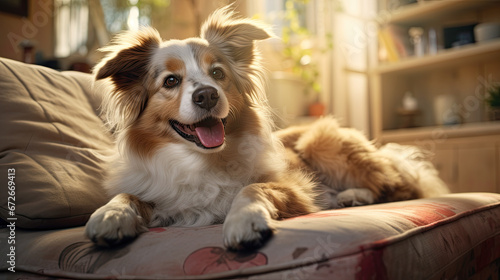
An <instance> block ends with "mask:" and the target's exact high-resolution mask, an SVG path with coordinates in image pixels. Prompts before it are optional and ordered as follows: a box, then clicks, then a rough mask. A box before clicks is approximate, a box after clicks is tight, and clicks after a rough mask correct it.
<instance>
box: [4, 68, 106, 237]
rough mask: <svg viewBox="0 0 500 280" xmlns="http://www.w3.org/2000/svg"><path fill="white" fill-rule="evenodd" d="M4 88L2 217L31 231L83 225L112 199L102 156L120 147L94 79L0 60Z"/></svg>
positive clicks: (83, 74)
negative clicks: (103, 111) (100, 114)
mask: <svg viewBox="0 0 500 280" xmlns="http://www.w3.org/2000/svg"><path fill="white" fill-rule="evenodd" d="M0 89H1V92H0V129H1V132H0V192H1V195H0V217H1V218H2V219H3V220H4V221H8V222H10V221H12V220H10V221H9V218H17V220H16V221H15V224H16V226H18V227H22V228H30V229H51V228H63V227H71V226H80V225H84V224H85V223H86V221H87V220H88V218H89V216H90V215H91V214H92V212H93V211H94V210H95V209H97V208H98V207H100V206H102V205H103V204H105V203H106V202H107V201H108V198H107V196H106V193H105V191H104V188H103V187H102V182H103V170H104V168H103V164H104V161H103V159H102V158H103V156H104V155H107V154H109V153H110V151H111V150H112V146H113V140H112V137H111V135H110V134H109V133H108V132H107V131H106V129H105V126H104V124H103V122H102V120H101V119H100V118H99V117H98V115H97V109H98V106H99V105H98V104H99V98H98V97H97V95H96V94H93V92H92V91H91V89H92V75H90V74H85V73H78V72H57V71H55V70H52V69H49V68H44V67H40V66H35V65H29V64H23V63H20V62H16V61H13V60H8V59H4V58H0ZM10 181H13V182H14V184H15V190H14V192H15V193H14V192H10V193H9V184H10V185H12V184H13V183H9V182H10ZM12 189H13V188H11V190H12ZM11 197H12V198H11ZM9 202H10V204H9ZM12 206H14V207H15V209H13V207H12ZM11 210H13V211H12V212H11Z"/></svg>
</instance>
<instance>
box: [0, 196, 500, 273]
mask: <svg viewBox="0 0 500 280" xmlns="http://www.w3.org/2000/svg"><path fill="white" fill-rule="evenodd" d="M83 230H84V229H83V227H78V228H72V229H64V230H52V231H41V232H33V231H23V230H17V231H16V232H15V235H16V238H17V239H18V240H22V242H19V243H18V245H17V247H16V248H15V249H16V251H17V252H19V253H18V254H17V265H16V270H17V271H20V272H23V273H25V274H27V275H26V276H30V277H31V276H33V275H34V274H38V275H40V276H54V277H61V278H70V277H71V278H80V279H94V278H98V279H104V278H120V277H122V278H134V277H136V278H140V279H149V278H160V279H181V278H182V279H184V278H192V279H202V278H233V277H245V278H249V279H455V278H458V279H464V278H469V277H474V278H476V279H489V278H488V276H490V275H497V276H498V271H499V270H498V269H499V263H500V194H490V193H462V194H451V195H446V196H443V197H437V198H428V199H419V200H411V201H404V202H394V203H386V204H378V205H370V206H362V207H353V208H345V209H340V210H330V211H323V212H319V213H314V214H310V215H306V216H301V217H297V218H293V219H288V220H284V221H280V222H279V229H278V231H277V233H276V235H275V236H274V237H273V238H272V239H271V240H270V241H269V243H267V245H266V246H265V247H263V248H261V249H260V250H258V251H254V252H245V253H235V252H230V251H226V250H225V249H224V247H223V245H222V226H221V225H213V226H207V227H198V228H181V227H165V228H152V229H150V230H149V232H146V233H144V234H142V235H141V236H140V237H139V238H138V239H137V240H135V241H133V242H132V243H130V244H127V245H124V246H120V247H117V248H113V249H101V248H97V247H95V246H94V245H93V244H92V243H91V242H90V241H89V240H86V239H85V238H84V237H83ZM9 232H10V230H9V229H4V230H2V231H1V232H0V238H2V240H5V239H4V238H7V235H9ZM21 252H22V253H21ZM6 258H7V253H5V254H4V253H3V252H2V254H0V269H2V270H4V271H5V270H6V269H7V268H8V266H9V264H8V262H7V261H8V259H6ZM4 273H8V272H4ZM495 273H496V274H495Z"/></svg>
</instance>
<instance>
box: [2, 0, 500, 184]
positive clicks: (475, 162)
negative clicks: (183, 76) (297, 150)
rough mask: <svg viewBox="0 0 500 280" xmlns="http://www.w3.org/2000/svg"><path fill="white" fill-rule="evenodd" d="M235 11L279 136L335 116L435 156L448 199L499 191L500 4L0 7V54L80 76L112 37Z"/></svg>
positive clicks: (377, 137)
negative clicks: (264, 73) (263, 71)
mask: <svg viewBox="0 0 500 280" xmlns="http://www.w3.org/2000/svg"><path fill="white" fill-rule="evenodd" d="M228 4H234V7H235V9H236V10H237V11H238V12H239V13H240V14H241V15H242V16H245V17H250V18H255V19H259V20H261V21H264V22H267V23H268V24H270V25H271V26H272V28H273V31H274V33H275V34H276V35H277V38H274V39H269V40H266V41H263V42H260V43H259V47H260V49H261V51H262V55H263V58H264V62H265V67H266V68H267V69H268V70H269V74H268V80H269V85H268V88H267V95H268V98H269V103H270V105H271V106H272V107H273V109H274V110H275V113H276V114H275V120H276V123H277V124H278V126H279V127H285V126H289V125H293V124H303V123H309V122H311V121H313V120H314V119H315V118H317V117H318V116H321V115H326V114H329V115H334V116H336V117H337V118H338V119H339V120H340V123H341V124H342V125H344V126H349V127H354V128H357V129H359V130H361V131H363V132H364V133H365V134H366V135H367V136H368V137H369V138H370V139H373V140H374V141H376V142H377V143H378V144H384V143H387V142H398V143H403V144H411V145H417V146H420V147H422V148H425V149H427V150H429V151H430V152H432V154H434V155H435V157H434V162H435V164H436V165H437V167H438V169H439V170H440V172H441V176H442V178H443V179H444V180H445V181H447V182H448V184H450V185H451V186H452V188H454V190H455V191H467V190H470V188H471V186H474V190H475V191H481V190H484V191H494V192H495V191H496V192H500V172H499V170H500V122H499V121H498V120H499V119H500V86H499V84H498V82H499V81H500V0H434V1H424V0H3V1H1V2H0V26H1V28H0V38H2V41H1V42H2V43H1V45H0V56H1V57H5V58H9V59H14V60H18V61H23V62H26V63H34V64H38V65H44V66H47V67H51V68H54V69H57V70H59V71H64V70H76V71H82V72H90V71H91V69H92V67H93V66H94V65H95V64H96V62H98V61H99V59H100V58H101V57H102V54H101V53H99V52H98V51H97V49H99V48H100V47H102V46H104V45H106V44H107V43H108V42H109V40H110V38H112V37H113V35H114V34H116V33H118V32H120V31H122V30H136V29H138V28H140V27H141V26H146V25H150V26H153V27H155V28H156V29H158V31H159V32H160V34H161V36H162V38H163V39H164V40H168V39H184V38H188V37H194V36H198V34H199V30H200V26H201V25H202V23H203V22H204V20H205V19H206V18H207V17H208V15H209V14H210V13H211V12H213V11H214V10H215V9H217V8H220V7H222V6H225V5H228Z"/></svg>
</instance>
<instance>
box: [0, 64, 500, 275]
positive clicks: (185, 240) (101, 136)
mask: <svg viewBox="0 0 500 280" xmlns="http://www.w3.org/2000/svg"><path fill="white" fill-rule="evenodd" d="M0 89H1V93H0V115H1V116H0V124H1V125H0V127H1V130H2V131H1V133H0V192H1V196H0V218H1V226H0V244H1V246H0V248H1V249H0V250H1V252H0V277H3V278H8V279H10V278H12V279H38V278H40V279H47V278H64V279H66V278H76V279H104V278H106V279H115V278H116V279H121V278H124V279H134V278H137V279H214V278H242V279H466V278H474V279H499V278H500V194H497V193H456V194H449V195H445V196H442V197H435V198H427V199H417V200H410V201H402V202H394V203H385V204H376V205H369V206H359V207H351V208H343V209H336V210H328V211H322V212H318V213H313V214H309V215H305V216H300V217H295V218H291V219H286V220H282V221H280V222H279V227H278V231H277V233H276V234H275V235H274V236H273V237H272V238H271V240H270V241H269V242H268V243H267V244H266V245H265V246H264V247H262V248H261V249H259V250H256V251H247V252H232V251H227V250H226V249H225V248H224V246H223V243H222V225H220V224H216V225H211V226H206V227H194V228H183V227H163V228H151V229H149V232H146V233H144V234H142V235H141V236H140V237H139V238H138V239H136V240H135V241H133V242H131V243H129V244H126V245H121V246H119V247H115V248H99V247H96V246H95V245H94V244H93V243H91V242H90V241H89V240H88V239H86V238H85V236H84V225H85V223H86V221H87V219H88V218H89V216H90V215H91V214H92V212H93V211H94V210H95V209H97V208H98V207H100V206H101V205H103V204H105V203H106V202H107V200H108V199H109V198H108V197H107V195H106V193H105V192H104V191H103V188H102V181H103V172H102V170H103V168H104V165H103V163H104V158H105V157H106V156H107V155H109V154H110V153H111V151H112V150H113V136H112V134H110V133H109V132H108V131H107V130H106V128H105V124H104V122H103V120H102V119H101V118H100V117H99V102H100V94H101V91H102V89H103V87H99V84H97V85H94V84H93V81H92V76H91V75H90V74H85V73H79V72H64V71H63V72H58V71H55V70H51V69H48V68H44V67H40V66H35V65H27V64H23V63H20V62H16V61H12V60H8V59H4V58H0Z"/></svg>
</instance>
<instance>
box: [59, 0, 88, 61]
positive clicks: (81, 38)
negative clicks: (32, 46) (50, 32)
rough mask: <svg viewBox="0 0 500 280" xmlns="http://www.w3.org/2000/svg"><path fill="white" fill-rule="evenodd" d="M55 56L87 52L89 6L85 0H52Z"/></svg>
mask: <svg viewBox="0 0 500 280" xmlns="http://www.w3.org/2000/svg"><path fill="white" fill-rule="evenodd" d="M54 10H55V15H54V16H55V19H54V20H55V56H56V57H68V56H70V55H72V54H81V55H85V54H86V53H87V39H88V27H89V7H88V1H87V0H54Z"/></svg>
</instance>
